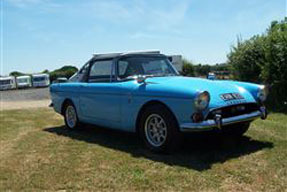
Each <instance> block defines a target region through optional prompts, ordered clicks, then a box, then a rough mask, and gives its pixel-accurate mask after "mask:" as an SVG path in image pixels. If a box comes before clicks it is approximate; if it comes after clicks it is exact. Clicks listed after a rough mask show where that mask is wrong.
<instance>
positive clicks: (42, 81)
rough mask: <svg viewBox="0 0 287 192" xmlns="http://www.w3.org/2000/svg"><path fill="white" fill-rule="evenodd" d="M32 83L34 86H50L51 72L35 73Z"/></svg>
mask: <svg viewBox="0 0 287 192" xmlns="http://www.w3.org/2000/svg"><path fill="white" fill-rule="evenodd" d="M32 85H33V87H48V86H49V85H50V76H49V74H46V73H43V74H35V75H32Z"/></svg>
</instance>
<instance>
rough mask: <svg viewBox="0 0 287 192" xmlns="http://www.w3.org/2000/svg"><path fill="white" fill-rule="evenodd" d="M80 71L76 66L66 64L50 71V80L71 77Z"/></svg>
mask: <svg viewBox="0 0 287 192" xmlns="http://www.w3.org/2000/svg"><path fill="white" fill-rule="evenodd" d="M77 71H78V68H76V67H74V66H64V67H62V68H60V69H57V70H54V71H52V72H50V80H51V81H54V80H56V79H57V78H59V77H66V78H70V77H71V76H72V75H73V74H75V73H76V72H77Z"/></svg>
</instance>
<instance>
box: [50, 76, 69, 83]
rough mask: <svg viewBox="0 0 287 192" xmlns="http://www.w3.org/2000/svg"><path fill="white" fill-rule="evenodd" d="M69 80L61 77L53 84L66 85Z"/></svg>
mask: <svg viewBox="0 0 287 192" xmlns="http://www.w3.org/2000/svg"><path fill="white" fill-rule="evenodd" d="M67 81H68V79H67V78H66V77H59V78H57V79H56V80H54V81H53V82H52V83H66V82H67Z"/></svg>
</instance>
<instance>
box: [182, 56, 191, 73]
mask: <svg viewBox="0 0 287 192" xmlns="http://www.w3.org/2000/svg"><path fill="white" fill-rule="evenodd" d="M181 74H182V75H184V76H194V67H193V64H192V63H191V62H190V61H188V60H186V59H183V66H182V72H181Z"/></svg>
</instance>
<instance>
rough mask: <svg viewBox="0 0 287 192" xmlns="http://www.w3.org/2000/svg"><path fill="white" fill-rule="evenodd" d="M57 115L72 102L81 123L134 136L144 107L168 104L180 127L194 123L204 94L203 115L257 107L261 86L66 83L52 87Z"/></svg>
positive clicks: (187, 80) (180, 80) (158, 80)
mask: <svg viewBox="0 0 287 192" xmlns="http://www.w3.org/2000/svg"><path fill="white" fill-rule="evenodd" d="M50 90H51V96H52V102H53V104H54V109H55V111H57V112H59V113H61V109H62V105H63V102H64V101H65V100H66V99H70V100H71V101H72V102H73V104H74V105H75V107H76V110H77V114H78V117H79V120H80V121H82V122H85V123H92V124H97V125H100V126H105V127H110V128H115V129H120V130H125V131H130V132H135V131H136V120H137V117H138V114H139V111H140V110H141V108H142V107H143V106H144V104H146V103H148V102H151V101H157V102H161V103H163V104H165V105H166V106H167V107H168V108H169V109H170V110H171V111H172V113H173V114H174V115H175V117H176V119H177V121H178V123H179V124H182V123H188V122H191V115H192V114H193V113H194V112H195V111H196V109H195V107H194V98H195V97H196V95H197V94H198V93H200V92H201V91H208V92H209V93H210V98H211V100H210V104H209V107H208V108H207V109H206V110H205V111H203V113H204V115H206V114H207V113H208V111H209V110H211V109H214V108H219V107H224V106H228V105H234V104H238V103H255V102H257V101H256V95H257V92H258V90H259V85H257V84H252V83H244V82H236V81H223V80H207V79H201V78H191V77H182V76H167V77H153V78H148V79H146V81H145V83H138V82H137V81H136V80H131V81H124V82H108V83H81V82H76V83H63V84H53V85H51V88H50ZM224 93H240V94H241V95H242V96H243V97H244V99H240V100H233V101H224V100H222V99H221V98H220V95H221V94H224Z"/></svg>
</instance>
